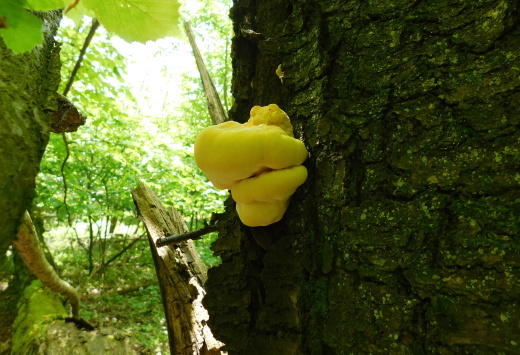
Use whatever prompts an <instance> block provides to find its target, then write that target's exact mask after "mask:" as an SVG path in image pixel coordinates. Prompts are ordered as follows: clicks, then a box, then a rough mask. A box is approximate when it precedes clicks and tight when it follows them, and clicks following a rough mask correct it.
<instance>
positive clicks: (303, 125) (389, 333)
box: [204, 0, 520, 354]
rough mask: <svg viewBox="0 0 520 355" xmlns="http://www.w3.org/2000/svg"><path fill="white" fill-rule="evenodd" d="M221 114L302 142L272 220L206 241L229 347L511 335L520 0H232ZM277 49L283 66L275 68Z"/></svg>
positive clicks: (227, 228)
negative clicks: (272, 127) (290, 189)
mask: <svg viewBox="0 0 520 355" xmlns="http://www.w3.org/2000/svg"><path fill="white" fill-rule="evenodd" d="M231 17H232V19H233V21H234V31H235V38H234V40H233V49H232V56H233V58H232V59H233V69H234V78H233V94H234V97H235V100H236V101H235V105H234V107H233V108H232V110H231V112H230V118H231V119H233V120H235V121H239V122H244V121H246V120H247V119H248V117H249V110H250V109H251V107H252V106H253V105H267V104H270V103H276V104H278V105H279V106H280V107H281V108H282V109H284V110H285V111H286V112H287V113H288V115H289V117H291V120H292V123H293V125H294V127H295V136H296V137H301V139H302V140H303V141H304V142H305V144H306V146H307V149H308V150H309V153H310V157H309V159H308V160H307V161H306V162H305V163H304V165H305V166H306V167H307V169H308V170H309V178H308V180H307V182H306V183H305V184H304V185H303V186H302V187H300V188H299V190H298V191H297V192H296V194H295V195H293V197H292V200H291V205H290V206H289V209H288V211H287V213H286V215H285V217H284V218H283V219H282V221H281V222H279V223H276V224H273V225H271V226H268V227H265V228H262V227H258V228H247V227H245V226H244V225H242V224H241V223H240V221H239V220H238V218H237V216H236V212H235V211H234V203H233V202H232V201H228V205H227V209H226V213H225V214H224V215H223V216H222V217H221V218H220V221H219V222H218V228H219V238H218V240H217V241H216V242H215V243H214V245H213V250H214V251H215V254H216V255H219V256H220V257H221V258H222V264H221V265H219V266H218V267H215V268H212V269H210V270H209V278H208V283H207V289H208V294H207V296H206V298H205V300H204V303H205V305H206V307H207V308H208V310H209V312H210V315H211V318H210V325H211V327H212V329H213V331H214V333H215V335H216V337H217V338H218V339H220V340H222V341H223V342H224V343H226V349H227V350H229V351H230V353H232V354H233V353H234V354H253V353H254V354H349V353H353V354H366V353H385V354H426V353H431V354H490V353H509V354H511V353H517V352H520V350H519V348H520V341H519V339H518V333H519V328H518V319H520V302H519V299H520V288H519V286H518V285H519V283H518V278H519V276H520V271H519V270H520V268H519V267H520V257H519V252H520V224H519V222H518V221H519V219H518V216H520V175H519V173H518V172H519V171H520V127H519V126H520V93H519V92H520V5H518V2H517V1H513V0H500V1H498V0H482V1H473V0H472V1H470V0H458V1H438V2H430V1H420V2H417V1H410V0H396V1H376V0H373V1H368V2H367V1H360V0H354V1H348V2H344V1H332V0H331V1H305V0H300V1H296V0H295V1H290V0H288V1H280V0H270V1H268V0H266V1H235V5H234V7H233V9H232V11H231ZM280 64H281V68H282V70H283V72H284V73H283V74H284V75H283V83H282V82H281V80H280V79H279V78H278V76H277V75H276V74H275V70H276V69H277V67H278V66H279V65H280Z"/></svg>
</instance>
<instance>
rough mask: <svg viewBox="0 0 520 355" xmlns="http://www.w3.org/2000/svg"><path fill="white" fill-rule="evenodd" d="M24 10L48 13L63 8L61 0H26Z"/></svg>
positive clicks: (63, 4)
mask: <svg viewBox="0 0 520 355" xmlns="http://www.w3.org/2000/svg"><path fill="white" fill-rule="evenodd" d="M26 1H27V6H26V8H27V9H29V10H34V11H49V10H56V9H61V8H63V7H65V3H64V1H63V0H26Z"/></svg>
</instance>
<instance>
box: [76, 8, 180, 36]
mask: <svg viewBox="0 0 520 355" xmlns="http://www.w3.org/2000/svg"><path fill="white" fill-rule="evenodd" d="M83 2H84V5H85V7H87V8H88V9H90V10H92V11H94V13H95V14H96V18H97V19H98V20H99V22H100V23H101V24H102V25H103V26H105V28H106V29H107V30H108V31H111V32H114V33H115V34H117V35H118V36H120V37H121V38H123V39H124V40H126V41H128V42H133V41H138V42H141V43H145V42H146V41H154V40H156V39H159V38H162V37H167V36H176V37H182V35H181V33H180V31H179V21H180V20H179V6H180V4H179V2H178V1H176V0H84V1H83Z"/></svg>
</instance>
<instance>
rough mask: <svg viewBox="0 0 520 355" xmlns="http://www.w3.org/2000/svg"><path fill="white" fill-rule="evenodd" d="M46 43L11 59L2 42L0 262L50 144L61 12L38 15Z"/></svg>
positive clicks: (57, 68) (29, 201) (0, 55)
mask: <svg viewBox="0 0 520 355" xmlns="http://www.w3.org/2000/svg"><path fill="white" fill-rule="evenodd" d="M38 16H40V18H42V20H43V24H44V25H43V36H44V39H43V44H42V45H41V46H37V47H36V48H35V49H34V50H32V51H31V52H27V53H22V54H16V55H15V54H13V53H12V52H11V50H10V49H7V48H6V46H5V44H4V43H3V40H2V39H1V38H0V142H1V144H0V259H1V258H3V257H4V254H5V251H6V250H7V248H8V246H9V244H10V243H11V241H12V239H13V238H14V237H15V236H16V231H17V230H18V226H19V224H20V221H21V218H22V215H23V213H24V211H25V210H28V209H30V206H31V201H32V199H33V197H34V187H35V177H36V174H37V173H38V170H39V167H40V160H41V158H42V155H43V152H44V150H45V146H46V145H47V142H48V140H49V131H50V125H51V119H50V115H49V113H50V112H55V111H58V102H57V97H56V95H57V94H56V90H57V89H58V85H59V82H60V57H59V46H58V44H57V43H56V41H55V40H54V38H53V36H54V34H55V33H56V29H57V27H58V25H59V22H60V19H61V12H59V11H49V12H45V13H39V14H38Z"/></svg>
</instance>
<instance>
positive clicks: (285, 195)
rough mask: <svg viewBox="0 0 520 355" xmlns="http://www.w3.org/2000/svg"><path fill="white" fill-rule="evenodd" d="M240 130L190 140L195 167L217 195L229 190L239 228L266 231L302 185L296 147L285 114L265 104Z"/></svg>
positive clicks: (219, 129) (222, 128) (300, 153)
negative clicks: (192, 144)
mask: <svg viewBox="0 0 520 355" xmlns="http://www.w3.org/2000/svg"><path fill="white" fill-rule="evenodd" d="M250 116H251V117H250V119H249V121H248V122H246V123H244V124H240V123H238V122H234V121H228V122H224V123H221V124H219V125H216V126H211V127H208V128H206V129H204V130H203V131H202V132H201V133H200V134H199V135H198V137H197V139H196V140H195V162H196V163H197V166H198V167H199V168H200V169H201V170H202V171H203V172H204V174H205V175H206V177H207V178H208V179H209V181H211V183H212V184H213V186H215V187H216V188H217V189H220V190H231V196H232V197H233V199H234V200H235V202H236V203H237V206H236V209H237V212H238V216H239V217H240V220H241V221H242V223H244V224H245V225H247V226H250V227H258V226H267V225H270V224H272V223H275V222H278V221H279V220H280V219H282V217H283V215H284V213H285V211H286V210H287V207H288V206H289V198H290V197H291V195H292V194H293V193H294V192H295V191H296V189H297V188H298V186H300V185H302V184H303V183H304V182H305V180H306V179H307V169H305V167H304V166H302V165H301V164H302V163H303V162H304V161H305V159H307V155H308V153H307V150H306V149H305V146H304V144H303V142H302V141H300V140H298V139H295V138H293V128H292V125H291V121H290V120H289V117H288V116H287V114H286V113H285V112H284V111H282V110H281V109H280V108H279V107H278V106H277V105H275V104H271V105H268V106H264V107H260V106H255V107H253V108H252V109H251V114H250Z"/></svg>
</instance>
